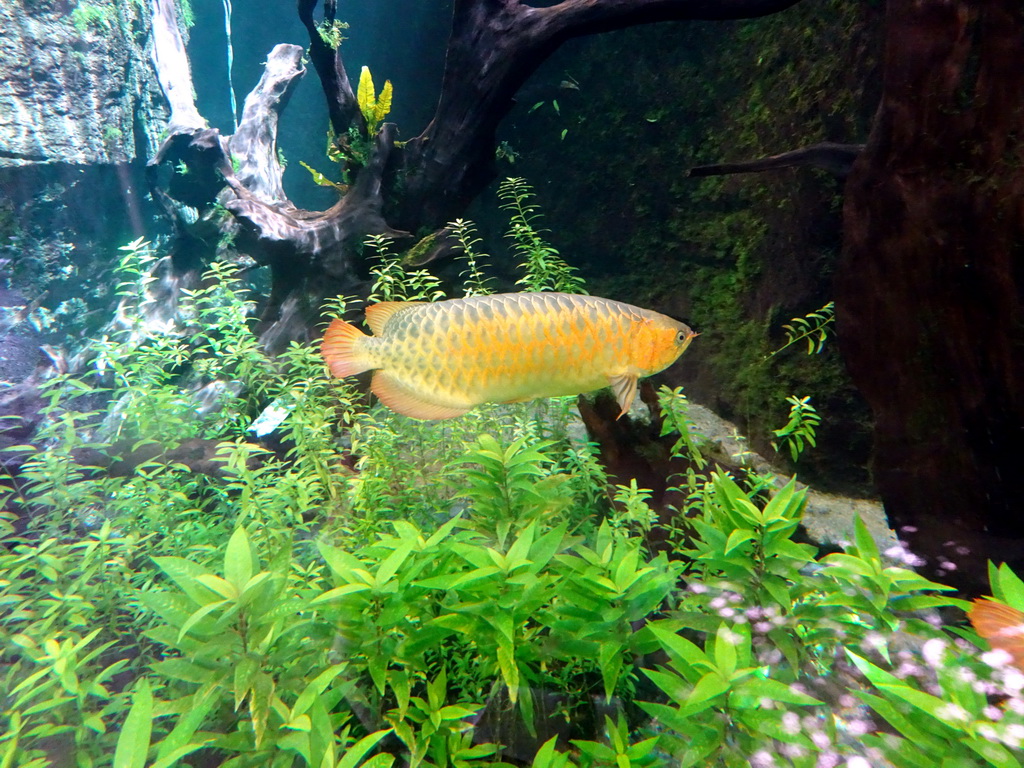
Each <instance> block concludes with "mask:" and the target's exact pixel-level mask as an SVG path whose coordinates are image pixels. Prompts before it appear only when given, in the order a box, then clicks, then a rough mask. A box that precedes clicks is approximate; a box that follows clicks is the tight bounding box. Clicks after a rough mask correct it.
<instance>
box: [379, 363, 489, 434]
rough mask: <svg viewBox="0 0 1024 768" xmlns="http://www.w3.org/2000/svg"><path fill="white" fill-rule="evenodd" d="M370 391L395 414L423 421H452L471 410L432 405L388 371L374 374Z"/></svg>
mask: <svg viewBox="0 0 1024 768" xmlns="http://www.w3.org/2000/svg"><path fill="white" fill-rule="evenodd" d="M370 391H371V392H373V394H375V395H376V396H377V397H378V398H379V399H380V401H381V402H382V403H384V405H386V406H387V407H388V408H390V409H391V410H392V411H394V412H395V413H400V414H402V415H403V416H410V417H411V418H414V419H421V420H423V421H437V420H439V419H451V418H454V417H456V416H461V415H462V414H464V413H465V412H466V411H468V410H469V408H457V407H452V406H449V405H440V404H438V403H432V402H430V401H429V400H426V399H424V398H423V397H422V396H421V395H419V394H417V393H415V392H413V391H411V390H410V389H409V388H408V387H405V386H403V385H402V384H401V383H400V382H399V381H397V380H396V379H394V378H393V377H392V376H389V375H388V373H387V372H386V371H381V370H377V371H374V372H373V381H372V382H371V383H370Z"/></svg>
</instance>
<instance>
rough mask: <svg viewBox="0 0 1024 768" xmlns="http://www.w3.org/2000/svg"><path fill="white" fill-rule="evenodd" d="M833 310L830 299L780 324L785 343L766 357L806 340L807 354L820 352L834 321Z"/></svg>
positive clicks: (833, 304) (833, 306)
mask: <svg viewBox="0 0 1024 768" xmlns="http://www.w3.org/2000/svg"><path fill="white" fill-rule="evenodd" d="M835 312H836V309H835V303H834V302H831V301H830V302H828V303H827V304H826V305H825V306H823V307H822V308H821V309H817V310H815V311H814V312H809V313H807V314H806V315H804V316H803V317H794V318H793V319H792V320H790V321H789V323H787V324H785V325H783V326H782V329H783V330H784V331H785V332H786V343H785V344H783V345H782V346H781V347H779V348H778V349H776V350H775V351H774V352H772V353H771V354H770V355H768V357H769V358H771V357H775V356H776V355H777V354H779V353H780V352H783V351H784V350H787V349H789V348H790V347H791V346H793V345H794V344H799V343H800V342H801V341H806V342H807V354H808V355H819V354H821V351H822V350H823V349H824V348H825V342H826V341H828V338H829V330H830V327H831V325H832V323H834V322H835V319H836V315H835Z"/></svg>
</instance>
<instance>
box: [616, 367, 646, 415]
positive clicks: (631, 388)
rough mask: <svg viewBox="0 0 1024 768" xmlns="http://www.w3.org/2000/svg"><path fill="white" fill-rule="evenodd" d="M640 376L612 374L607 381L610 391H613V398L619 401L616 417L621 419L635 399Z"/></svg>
mask: <svg viewBox="0 0 1024 768" xmlns="http://www.w3.org/2000/svg"><path fill="white" fill-rule="evenodd" d="M639 380H640V378H639V377H638V376H637V375H636V374H632V373H623V374H621V375H619V376H612V378H611V381H609V382H608V383H609V384H611V386H612V392H614V393H615V399H616V400H618V401H619V408H621V409H622V410H621V411H619V415H618V416H616V417H615V418H616V419H621V418H622V417H623V416H625V415H626V413H627V412H628V411H629V409H630V407H631V406H632V405H633V400H635V399H636V385H637V382H638V381H639Z"/></svg>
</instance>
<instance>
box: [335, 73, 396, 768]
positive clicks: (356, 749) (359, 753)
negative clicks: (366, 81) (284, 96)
mask: <svg viewBox="0 0 1024 768" xmlns="http://www.w3.org/2000/svg"><path fill="white" fill-rule="evenodd" d="M363 69H366V68H365V67H363ZM393 731H394V728H388V729H387V730H384V731H376V732H374V733H371V734H370V735H369V736H364V737H363V738H361V739H360V740H359V741H357V742H356V743H355V744H353V745H352V746H351V747H349V748H348V749H347V750H345V754H344V755H343V756H342V758H341V760H339V761H338V764H337V766H335V768H356V766H357V765H359V762H360V761H361V760H362V759H363V757H364V756H365V755H366V753H367V752H369V751H370V750H371V749H373V748H374V747H375V746H377V742H379V741H380V740H381V739H383V738H384V737H385V736H387V735H388V734H389V733H391V732H393Z"/></svg>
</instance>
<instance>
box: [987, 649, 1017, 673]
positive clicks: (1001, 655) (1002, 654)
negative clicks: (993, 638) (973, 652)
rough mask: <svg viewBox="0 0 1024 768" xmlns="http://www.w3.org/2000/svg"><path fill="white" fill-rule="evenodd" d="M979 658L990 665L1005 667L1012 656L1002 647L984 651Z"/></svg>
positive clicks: (1011, 659)
mask: <svg viewBox="0 0 1024 768" xmlns="http://www.w3.org/2000/svg"><path fill="white" fill-rule="evenodd" d="M981 660H982V661H983V662H985V663H986V664H988V665H989V666H990V667H993V668H995V669H999V668H1001V667H1005V666H1006V665H1007V664H1009V663H1010V662H1011V661H1013V656H1011V655H1010V654H1009V653H1007V652H1006V651H1004V650H1003V649H1002V648H995V649H993V650H991V651H986V652H985V653H983V654H981Z"/></svg>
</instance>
